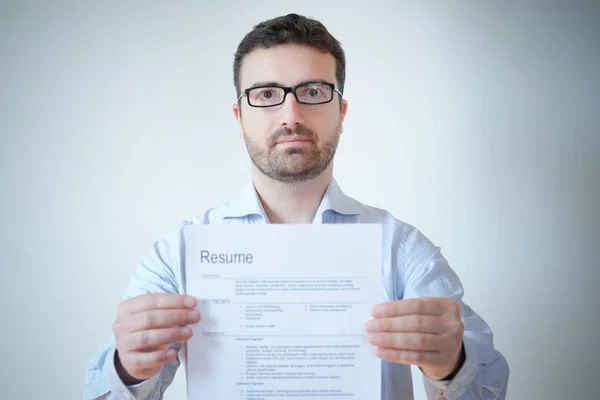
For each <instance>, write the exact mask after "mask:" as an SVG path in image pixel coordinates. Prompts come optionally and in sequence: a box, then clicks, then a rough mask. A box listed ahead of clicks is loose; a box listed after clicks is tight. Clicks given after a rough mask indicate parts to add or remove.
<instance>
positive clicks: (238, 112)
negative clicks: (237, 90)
mask: <svg viewBox="0 0 600 400" xmlns="http://www.w3.org/2000/svg"><path fill="white" fill-rule="evenodd" d="M231 111H232V112H233V117H234V118H235V120H236V121H237V123H238V127H239V128H240V132H239V135H240V137H241V138H242V139H243V138H244V125H243V124H242V110H241V108H240V105H239V104H238V103H235V104H233V105H232V106H231Z"/></svg>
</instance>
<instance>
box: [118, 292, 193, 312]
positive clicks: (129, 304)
mask: <svg viewBox="0 0 600 400" xmlns="http://www.w3.org/2000/svg"><path fill="white" fill-rule="evenodd" d="M195 306H196V299H195V298H194V297H192V296H186V295H182V294H175V293H146V294H142V295H139V296H136V297H132V298H130V299H127V300H125V301H123V302H122V303H121V304H120V305H119V315H124V314H131V313H137V312H140V311H144V310H156V309H173V308H174V309H178V308H185V309H191V308H194V307H195Z"/></svg>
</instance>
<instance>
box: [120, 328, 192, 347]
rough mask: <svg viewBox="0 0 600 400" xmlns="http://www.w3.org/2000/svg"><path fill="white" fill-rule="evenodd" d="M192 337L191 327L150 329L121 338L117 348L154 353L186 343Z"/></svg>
mask: <svg viewBox="0 0 600 400" xmlns="http://www.w3.org/2000/svg"><path fill="white" fill-rule="evenodd" d="M191 337H192V330H191V329H190V328H189V327H187V326H186V327H183V328H181V327H175V328H165V329H150V330H145V331H137V332H133V333H130V334H128V335H125V336H124V337H123V338H119V339H118V342H117V346H118V347H119V349H120V350H121V349H124V350H125V351H136V350H143V351H148V350H150V351H154V350H156V349H158V348H161V347H162V346H164V345H171V344H173V343H181V342H185V341H186V340H188V339H189V338H191Z"/></svg>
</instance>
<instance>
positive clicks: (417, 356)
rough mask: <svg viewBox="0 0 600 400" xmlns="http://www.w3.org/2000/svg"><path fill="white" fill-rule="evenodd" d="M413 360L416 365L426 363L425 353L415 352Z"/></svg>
mask: <svg viewBox="0 0 600 400" xmlns="http://www.w3.org/2000/svg"><path fill="white" fill-rule="evenodd" d="M413 360H414V361H415V362H416V363H419V364H422V363H424V362H425V361H426V360H425V353H423V352H422V351H416V352H414V353H413Z"/></svg>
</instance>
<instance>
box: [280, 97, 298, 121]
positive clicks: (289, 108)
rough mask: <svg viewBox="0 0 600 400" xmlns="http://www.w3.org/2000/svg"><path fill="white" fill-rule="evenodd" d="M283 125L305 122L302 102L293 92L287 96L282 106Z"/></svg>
mask: <svg viewBox="0 0 600 400" xmlns="http://www.w3.org/2000/svg"><path fill="white" fill-rule="evenodd" d="M280 107H281V108H280V110H279V111H280V112H281V118H282V119H281V125H283V126H285V125H287V126H294V125H297V124H301V123H302V122H303V115H302V114H303V109H302V104H300V103H298V100H296V96H294V94H293V93H288V94H287V96H285V99H284V101H283V104H282V105H281V106H280Z"/></svg>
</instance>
